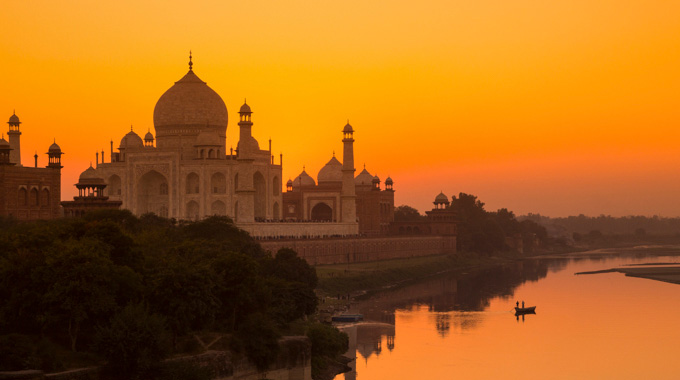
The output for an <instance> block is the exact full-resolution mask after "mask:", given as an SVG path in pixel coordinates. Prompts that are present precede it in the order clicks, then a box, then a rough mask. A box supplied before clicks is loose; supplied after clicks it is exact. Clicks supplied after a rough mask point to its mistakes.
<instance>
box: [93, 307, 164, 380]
mask: <svg viewBox="0 0 680 380" xmlns="http://www.w3.org/2000/svg"><path fill="white" fill-rule="evenodd" d="M167 336H168V334H167V331H166V329H165V319H164V318H163V317H161V316H158V315H156V314H150V313H149V311H148V310H147V308H146V306H144V305H142V304H130V305H128V306H126V307H125V309H123V311H121V312H120V313H119V314H117V315H115V316H114V317H113V318H112V319H111V323H110V325H109V326H108V327H104V328H99V329H98V331H97V334H96V337H95V347H96V349H97V351H98V352H100V353H101V354H102V355H103V356H104V358H105V359H106V360H107V361H108V363H107V369H108V370H109V371H110V372H111V373H112V374H113V372H114V371H115V374H113V375H114V377H120V378H126V379H129V378H134V377H136V376H139V375H140V374H143V373H144V372H146V371H148V370H149V369H151V368H152V367H153V366H154V365H155V364H157V363H159V362H160V361H161V360H162V359H163V358H165V356H166V355H167V353H168V347H169V341H168V339H167Z"/></svg>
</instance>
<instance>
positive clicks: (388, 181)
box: [385, 177, 394, 185]
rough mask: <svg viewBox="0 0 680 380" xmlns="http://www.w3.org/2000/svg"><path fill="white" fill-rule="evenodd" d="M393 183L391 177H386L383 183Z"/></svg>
mask: <svg viewBox="0 0 680 380" xmlns="http://www.w3.org/2000/svg"><path fill="white" fill-rule="evenodd" d="M393 184H394V182H393V181H392V177H387V179H386V180H385V185H393Z"/></svg>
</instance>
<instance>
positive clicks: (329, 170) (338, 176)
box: [316, 157, 342, 183]
mask: <svg viewBox="0 0 680 380" xmlns="http://www.w3.org/2000/svg"><path fill="white" fill-rule="evenodd" d="M316 179H317V180H318V181H319V183H321V182H341V181H342V163H340V161H338V159H337V158H335V157H333V158H331V160H330V161H328V163H326V165H325V166H324V167H323V168H321V170H319V174H318V175H317V176H316Z"/></svg>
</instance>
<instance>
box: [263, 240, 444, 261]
mask: <svg viewBox="0 0 680 380" xmlns="http://www.w3.org/2000/svg"><path fill="white" fill-rule="evenodd" d="M260 244H261V245H262V248H264V249H265V250H266V251H270V252H272V254H276V252H277V251H278V250H279V249H281V248H291V249H293V250H295V251H296V252H297V253H298V257H301V258H303V259H305V260H307V262H308V263H309V264H311V265H321V264H344V263H360V262H367V261H379V260H390V259H399V258H407V257H420V256H430V255H440V254H454V253H456V237H455V236H389V237H387V236H385V237H354V238H351V237H349V238H325V239H286V240H262V241H260Z"/></svg>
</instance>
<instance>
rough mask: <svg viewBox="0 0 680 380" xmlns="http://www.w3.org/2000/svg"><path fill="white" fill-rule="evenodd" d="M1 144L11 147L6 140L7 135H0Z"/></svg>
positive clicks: (4, 146)
mask: <svg viewBox="0 0 680 380" xmlns="http://www.w3.org/2000/svg"><path fill="white" fill-rule="evenodd" d="M0 146H1V147H3V148H9V142H8V141H7V140H5V136H3V137H0Z"/></svg>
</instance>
